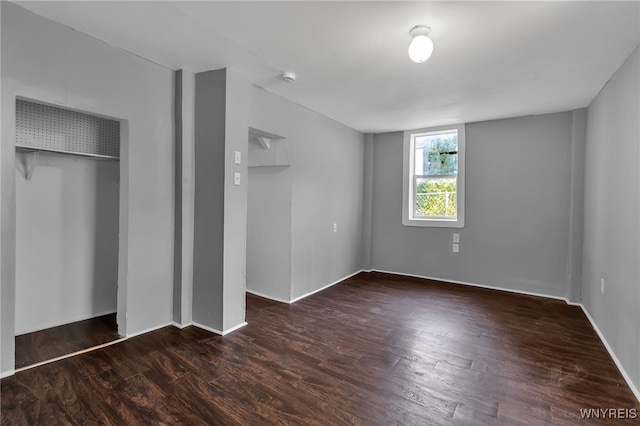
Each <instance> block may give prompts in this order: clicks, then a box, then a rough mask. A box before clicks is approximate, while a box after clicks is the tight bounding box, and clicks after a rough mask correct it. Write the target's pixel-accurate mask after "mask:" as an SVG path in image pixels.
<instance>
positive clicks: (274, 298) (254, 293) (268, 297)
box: [246, 290, 291, 303]
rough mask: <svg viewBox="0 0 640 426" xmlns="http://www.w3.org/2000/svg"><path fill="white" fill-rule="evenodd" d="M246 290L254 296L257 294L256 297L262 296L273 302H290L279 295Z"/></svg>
mask: <svg viewBox="0 0 640 426" xmlns="http://www.w3.org/2000/svg"><path fill="white" fill-rule="evenodd" d="M246 292H247V293H249V294H253V295H255V296H258V297H262V298H264V299H269V300H273V301H274V302H280V303H291V302H289V301H288V300H285V299H280V298H279V297H272V296H267V295H266V294H262V293H258V292H257V291H253V290H246Z"/></svg>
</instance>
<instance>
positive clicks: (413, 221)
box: [402, 124, 465, 228]
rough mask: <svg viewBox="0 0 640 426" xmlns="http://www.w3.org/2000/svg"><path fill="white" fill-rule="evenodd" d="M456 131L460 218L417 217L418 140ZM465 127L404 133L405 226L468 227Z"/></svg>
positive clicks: (426, 129)
mask: <svg viewBox="0 0 640 426" xmlns="http://www.w3.org/2000/svg"><path fill="white" fill-rule="evenodd" d="M454 130H456V131H457V132H458V174H457V177H456V198H457V200H456V217H455V218H444V217H439V216H438V217H436V216H430V217H429V216H428V217H416V216H415V208H414V206H415V202H414V198H415V189H414V185H415V183H414V182H415V173H414V166H415V161H414V155H415V138H416V137H417V136H424V135H434V134H440V133H446V132H451V131H454ZM464 157H465V125H464V124H456V125H450V126H438V127H429V128H425V129H416V130H407V131H405V132H404V158H403V162H404V163H403V169H402V171H403V173H402V179H403V185H402V186H403V190H402V224H403V225H404V226H424V227H439V228H463V227H464V204H465V203H464V200H465V194H464V180H465V179H464V174H465V158H464Z"/></svg>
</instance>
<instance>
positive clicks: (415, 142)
mask: <svg viewBox="0 0 640 426" xmlns="http://www.w3.org/2000/svg"><path fill="white" fill-rule="evenodd" d="M464 142H465V140H464V124H461V125H455V126H443V127H435V128H430V129H420V130H411V131H406V132H404V185H403V186H404V191H403V206H402V224H403V225H405V226H434V227H448V228H462V227H464V145H465V143H464Z"/></svg>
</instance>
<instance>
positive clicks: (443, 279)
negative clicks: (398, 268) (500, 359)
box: [370, 269, 581, 306]
mask: <svg viewBox="0 0 640 426" xmlns="http://www.w3.org/2000/svg"><path fill="white" fill-rule="evenodd" d="M370 272H381V273H383V274H392V275H401V276H405V277H412V278H422V279H425V280H432V281H441V282H444V283H451V284H459V285H467V286H470V287H478V288H485V289H488V290H498V291H507V292H509V293H517V294H524V295H526V296H536V297H545V298H547V299H555V300H562V301H563V302H565V303H566V304H568V305H578V306H581V305H580V304H576V303H574V302H569V300H568V299H567V298H566V297H562V296H552V295H550V294H544V293H534V292H531V291H525V290H514V289H511V288H505V287H498V286H490V285H486V284H476V283H470V282H466V281H455V280H450V279H448V278H437V277H427V276H424V275H416V274H405V273H403V272H393V271H383V270H381V269H372V270H371V271H370Z"/></svg>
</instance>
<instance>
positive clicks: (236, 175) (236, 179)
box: [233, 172, 240, 186]
mask: <svg viewBox="0 0 640 426" xmlns="http://www.w3.org/2000/svg"><path fill="white" fill-rule="evenodd" d="M233 184H234V185H236V186H237V185H240V172H234V173H233Z"/></svg>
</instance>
